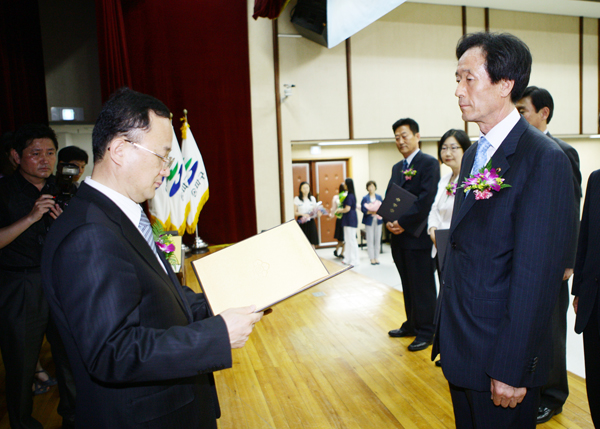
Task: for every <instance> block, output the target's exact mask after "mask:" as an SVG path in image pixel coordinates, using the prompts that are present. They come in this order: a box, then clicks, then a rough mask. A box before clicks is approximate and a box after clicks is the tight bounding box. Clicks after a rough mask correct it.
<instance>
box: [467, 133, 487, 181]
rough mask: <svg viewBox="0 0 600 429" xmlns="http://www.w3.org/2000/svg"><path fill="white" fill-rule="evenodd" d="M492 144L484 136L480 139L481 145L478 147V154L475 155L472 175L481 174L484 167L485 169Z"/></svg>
mask: <svg viewBox="0 0 600 429" xmlns="http://www.w3.org/2000/svg"><path fill="white" fill-rule="evenodd" d="M490 146H491V144H490V142H489V141H487V140H486V138H485V137H484V136H481V138H480V139H479V143H478V145H477V153H476V154H475V162H474V163H473V168H472V169H471V174H472V175H473V174H477V173H479V170H481V169H482V168H483V167H485V162H486V161H487V152H488V149H489V148H490Z"/></svg>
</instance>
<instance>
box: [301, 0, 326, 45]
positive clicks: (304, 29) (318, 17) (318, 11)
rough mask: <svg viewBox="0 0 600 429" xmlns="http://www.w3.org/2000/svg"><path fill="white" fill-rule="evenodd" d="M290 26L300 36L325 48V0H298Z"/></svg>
mask: <svg viewBox="0 0 600 429" xmlns="http://www.w3.org/2000/svg"><path fill="white" fill-rule="evenodd" d="M292 24H294V27H296V30H298V33H300V34H301V35H302V36H304V37H306V38H307V39H310V40H312V41H313V42H317V43H318V44H320V45H323V46H325V47H327V0H298V3H296V7H295V8H294V11H293V13H292Z"/></svg>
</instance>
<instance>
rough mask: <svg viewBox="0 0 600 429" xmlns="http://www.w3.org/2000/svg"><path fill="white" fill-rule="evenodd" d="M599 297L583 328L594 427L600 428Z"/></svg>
mask: <svg viewBox="0 0 600 429" xmlns="http://www.w3.org/2000/svg"><path fill="white" fill-rule="evenodd" d="M598 299H600V297H597V298H596V304H595V305H594V309H593V310H592V314H591V315H590V319H589V321H588V323H587V326H586V327H585V329H584V330H583V353H584V356H585V386H586V389H587V395H588V402H589V404H590V414H591V415H592V421H593V422H594V427H596V428H600V329H598Z"/></svg>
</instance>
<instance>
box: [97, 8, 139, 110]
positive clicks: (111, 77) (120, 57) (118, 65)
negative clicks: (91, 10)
mask: <svg viewBox="0 0 600 429" xmlns="http://www.w3.org/2000/svg"><path fill="white" fill-rule="evenodd" d="M96 23H97V28H98V59H99V64H100V76H101V78H100V79H101V91H102V102H103V103H104V102H105V101H106V100H108V98H109V97H110V94H112V93H113V92H115V91H116V90H117V89H119V88H121V87H123V86H129V87H131V75H130V72H129V57H128V56H127V43H126V40H125V24H124V23H123V12H122V11H121V0H102V1H96Z"/></svg>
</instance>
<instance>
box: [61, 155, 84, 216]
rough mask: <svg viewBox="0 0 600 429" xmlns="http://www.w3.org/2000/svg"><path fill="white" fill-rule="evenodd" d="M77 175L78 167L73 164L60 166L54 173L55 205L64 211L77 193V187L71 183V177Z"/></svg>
mask: <svg viewBox="0 0 600 429" xmlns="http://www.w3.org/2000/svg"><path fill="white" fill-rule="evenodd" d="M78 174H79V166H77V165H75V164H62V165H61V166H60V168H59V169H58V171H57V172H56V187H57V188H58V192H57V194H56V203H57V204H58V205H59V206H60V208H61V209H63V210H64V208H65V207H67V206H68V205H69V201H70V200H71V198H73V195H75V192H77V187H76V186H75V184H74V183H73V177H75V176H77V175H78Z"/></svg>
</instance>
